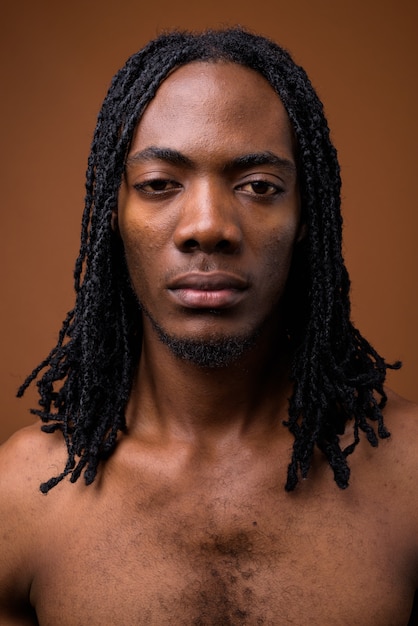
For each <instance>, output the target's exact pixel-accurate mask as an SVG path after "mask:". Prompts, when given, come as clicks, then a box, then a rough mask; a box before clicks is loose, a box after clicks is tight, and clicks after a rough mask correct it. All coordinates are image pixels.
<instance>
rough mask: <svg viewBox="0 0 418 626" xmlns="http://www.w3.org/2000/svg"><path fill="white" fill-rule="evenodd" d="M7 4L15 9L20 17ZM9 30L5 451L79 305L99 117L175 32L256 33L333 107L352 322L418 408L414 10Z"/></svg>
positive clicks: (11, 20) (328, 6) (189, 13)
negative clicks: (128, 74)
mask: <svg viewBox="0 0 418 626" xmlns="http://www.w3.org/2000/svg"><path fill="white" fill-rule="evenodd" d="M6 4H7V5H8V6H6ZM0 11H1V15H0V24H1V30H2V33H1V48H2V50H1V59H2V61H1V98H0V106H1V111H0V113H1V116H0V119H1V141H2V149H1V157H0V158H1V170H0V171H1V190H2V193H1V201H2V207H1V210H2V245H1V248H0V254H1V263H0V271H1V281H2V282H1V285H2V292H1V293H2V296H1V302H0V314H1V319H0V321H1V324H0V329H1V347H2V352H1V371H0V380H1V404H2V415H1V418H0V441H1V440H3V439H4V438H5V437H6V436H8V435H9V434H10V433H11V432H12V431H14V430H15V429H17V428H18V427H20V426H22V425H24V424H27V423H30V422H31V421H32V419H33V418H32V417H31V416H30V415H29V413H28V407H29V406H31V405H33V402H34V398H35V395H34V393H33V392H31V393H29V394H28V397H25V398H24V399H23V400H20V401H19V400H16V399H15V397H14V396H15V390H16V387H17V386H18V384H19V383H20V382H21V381H22V380H23V378H24V376H25V375H26V374H27V373H28V372H29V371H30V370H31V369H32V367H33V366H34V365H35V364H37V363H38V362H39V360H40V359H41V358H42V357H43V356H44V355H45V354H46V353H47V351H48V350H49V349H50V348H51V347H52V345H53V344H54V342H55V339H56V336H57V332H58V330H59V327H60V325H61V321H62V319H63V317H64V316H65V313H66V311H67V310H68V309H69V308H70V307H71V306H72V297H73V294H72V268H73V263H74V259H75V256H76V254H77V250H78V233H79V223H80V215H81V210H82V204H83V195H84V171H85V164H86V159H87V155H88V151H89V143H90V139H91V135H92V131H93V127H94V125H95V118H96V114H97V111H98V109H99V106H100V104H101V100H102V98H103V96H104V94H105V91H106V87H107V85H108V83H109V80H110V78H111V76H112V74H113V73H114V72H115V71H116V70H117V69H118V68H119V66H120V65H122V63H123V62H124V61H125V59H126V57H127V56H129V54H131V53H132V52H134V51H135V50H137V49H138V48H139V47H141V46H142V45H143V44H144V43H146V41H147V40H148V39H150V38H152V37H153V36H155V35H156V34H157V33H158V32H160V31H161V30H162V29H165V28H173V27H179V28H192V29H200V28H203V27H206V26H222V25H231V24H237V23H239V24H242V25H244V26H247V27H250V28H252V29H254V30H256V31H259V32H261V33H263V34H266V35H268V36H270V37H272V38H274V39H275V40H276V41H278V42H279V43H281V44H282V45H284V46H285V47H287V48H289V49H290V50H291V51H292V52H293V55H294V57H295V58H296V60H297V61H298V62H300V63H301V64H302V65H304V66H305V68H306V69H307V71H308V73H309V74H310V76H311V78H312V81H313V83H314V85H315V86H316V88H317V90H318V92H319V94H320V96H321V97H322V99H323V100H324V102H325V108H326V111H327V114H328V118H329V122H330V126H331V129H332V134H333V138H334V141H335V143H336V145H337V148H338V150H339V154H340V159H341V164H342V174H343V185H344V186H343V211H344V218H345V255H346V259H347V263H348V267H349V270H350V272H351V276H352V283H353V318H354V321H355V323H356V324H357V325H358V326H359V327H360V328H361V329H362V331H363V332H364V334H365V335H366V336H367V337H368V338H369V340H370V341H371V342H372V343H373V344H375V345H376V347H378V349H379V350H380V351H381V352H382V353H383V354H384V355H385V356H386V357H387V358H388V359H397V358H400V359H402V360H403V361H404V369H403V370H402V371H401V372H400V373H396V374H392V375H391V376H390V385H391V386H392V387H393V388H394V389H395V390H397V391H398V392H400V393H402V394H403V395H406V396H408V397H410V398H411V399H415V400H418V390H417V385H416V380H417V370H418V356H417V353H418V342H417V332H416V323H417V319H418V298H417V289H416V280H417V274H418V272H417V266H418V263H417V246H416V242H415V241H416V232H417V231H418V211H417V201H416V197H417V193H416V185H417V172H416V166H417V146H418V129H417V114H416V112H417V110H418V102H417V100H418V96H417V89H416V61H417V37H416V26H417V16H418V15H417V14H418V10H417V4H416V3H415V0H396V1H395V0H379V2H378V1H377V0H376V1H374V2H371V1H369V2H367V0H351V1H350V2H346V1H341V2H338V0H293V1H292V2H289V1H288V0H259V1H258V2H251V3H249V2H248V3H245V1H244V2H237V1H236V0H211V2H208V3H207V5H205V4H200V3H197V2H196V3H190V1H189V0H177V1H176V2H173V0H160V1H159V2H158V3H144V2H141V1H138V0H136V1H135V2H133V1H130V0H114V1H112V2H110V1H107V2H106V1H105V0H91V1H90V2H89V1H88V0H73V1H72V2H71V3H65V5H64V3H60V2H57V0H44V1H42V0H39V2H36V3H35V2H31V1H30V0H23V2H20V3H3V7H2V8H1V9H0Z"/></svg>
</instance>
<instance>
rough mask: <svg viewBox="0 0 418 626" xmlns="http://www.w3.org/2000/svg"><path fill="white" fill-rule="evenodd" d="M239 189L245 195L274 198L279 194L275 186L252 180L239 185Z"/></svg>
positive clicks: (266, 182)
mask: <svg viewBox="0 0 418 626" xmlns="http://www.w3.org/2000/svg"><path fill="white" fill-rule="evenodd" d="M240 189H241V190H242V191H245V192H246V193H251V194H255V195H257V196H274V195H275V194H277V193H279V192H280V189H279V187H277V185H273V183H270V182H268V181H266V180H252V181H250V182H248V183H245V184H243V185H240Z"/></svg>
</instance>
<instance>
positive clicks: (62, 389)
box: [0, 29, 418, 626]
mask: <svg viewBox="0 0 418 626" xmlns="http://www.w3.org/2000/svg"><path fill="white" fill-rule="evenodd" d="M339 189H340V179H339V168H338V163H337V160H336V154H335V150H334V148H333V146H332V144H331V143H330V140H329V134H328V128H327V125H326V121H325V119H324V117H323V113H322V106H321V104H320V102H319V101H318V99H317V96H316V94H315V93H314V91H313V89H312V87H311V85H310V83H309V81H308V79H307V77H306V75H305V73H304V72H303V70H302V69H301V68H299V67H297V66H296V65H295V64H294V63H293V61H292V60H291V59H290V57H289V56H288V54H287V53H285V52H284V51H283V50H281V49H280V48H279V47H278V46H276V45H275V44H273V43H272V42H270V41H268V40H266V39H264V38H261V37H257V36H254V35H252V34H249V33H246V32H244V31H241V30H239V29H237V30H230V31H222V32H208V33H203V34H200V35H191V34H187V33H173V34H168V35H164V36H162V37H160V38H158V39H157V40H155V41H153V42H151V43H150V44H149V45H148V46H147V47H146V48H144V49H143V50H142V51H140V52H139V53H137V54H136V55H134V56H133V57H132V58H131V59H129V60H128V62H127V64H126V66H125V67H124V68H123V69H122V70H121V71H120V72H119V73H118V75H117V76H116V77H115V79H114V81H113V83H112V86H111V88H110V91H109V94H108V96H107V98H106V100H105V102H104V105H103V108H102V111H101V113H100V115H99V120H98V125H97V128H96V133H95V137H94V140H93V146H92V152H91V156H90V160H89V169H88V174H87V197H86V211H85V215H84V218H83V231H82V241H81V251H80V256H79V258H78V260H77V265H76V272H75V276H76V291H77V301H76V306H75V308H74V310H73V311H71V312H70V313H69V315H68V317H67V319H66V320H65V322H64V326H63V329H62V331H61V335H60V337H59V341H58V344H57V346H56V347H55V348H54V349H53V350H52V352H51V353H50V355H49V356H48V358H47V359H46V360H45V361H43V362H42V363H41V364H40V366H39V367H38V368H37V369H36V370H35V371H34V372H33V374H32V375H31V377H29V379H28V380H27V381H26V383H25V386H24V387H23V388H22V389H21V393H22V392H23V390H24V388H25V387H26V386H27V385H28V384H29V383H30V382H31V381H32V380H34V379H35V378H37V377H38V376H40V374H41V370H43V369H45V372H44V373H43V374H42V376H40V380H39V381H38V386H39V391H40V396H41V399H40V407H41V408H40V410H39V411H36V413H37V414H38V415H39V416H40V417H41V418H42V419H43V421H44V422H45V424H44V426H43V428H42V431H43V432H40V430H39V426H34V427H30V428H28V429H25V430H24V431H21V432H20V433H18V434H17V435H15V436H14V437H12V438H11V440H10V441H9V442H8V443H7V444H5V446H4V447H3V450H2V453H1V457H0V482H1V494H2V496H1V508H0V523H1V525H0V528H1V534H0V541H1V554H2V560H1V565H0V622H1V624H2V625H3V624H4V626H11V625H13V624H25V625H26V624H31V625H32V624H39V625H40V626H57V624H59V625H60V626H75V625H83V626H84V625H86V626H87V625H89V626H91V625H93V626H95V625H97V626H99V625H103V624H109V625H112V626H117V625H123V626H129V625H134V624H135V625H138V624H153V625H158V626H160V625H166V624H179V625H180V624H188V625H189V624H195V625H202V626H203V625H214V624H217V625H223V626H224V625H234V626H235V625H240V624H246V625H256V624H257V625H258V624H269V625H278V624H297V625H299V626H300V625H302V624H308V623H309V624H316V625H321V626H323V625H333V626H334V625H336V624H350V625H351V624H356V625H357V624H358V625H365V626H388V625H399V626H400V625H406V624H407V623H408V620H409V619H410V620H411V621H410V623H416V621H415V622H413V621H412V620H414V618H413V617H412V616H411V610H412V605H413V596H414V591H415V589H416V587H417V575H418V532H417V530H418V498H417V491H418V489H417V486H416V481H415V476H416V474H417V471H418V459H417V458H416V455H415V451H414V448H413V445H411V444H412V442H413V441H414V440H416V438H417V436H418V421H417V410H416V407H415V406H414V405H412V404H410V403H408V402H407V401H405V400H402V399H401V398H399V397H397V396H396V395H395V394H393V393H391V392H387V391H385V390H384V388H383V383H384V379H385V373H386V369H387V368H388V367H391V366H389V365H387V364H386V363H385V361H384V360H383V359H382V358H381V357H380V356H379V354H378V353H377V352H376V351H375V350H374V349H373V348H372V347H371V346H370V345H369V344H368V343H367V342H366V340H365V339H364V338H363V337H362V336H361V335H360V333H359V332H358V331H357V330H356V329H355V328H354V327H353V326H352V324H351V322H350V319H349V313H350V307H349V297H348V292H349V281H348V276H347V272H346V269H345V267H344V264H343V261H342V257H341V217H340V212H339ZM389 432H390V433H391V436H390V437H389ZM45 433H47V434H45ZM379 440H380V441H379ZM378 441H379V446H378V447H377V444H378ZM370 444H371V445H370ZM351 453H353V454H352V456H350V457H349V458H350V467H349V464H348V461H347V457H348V456H349V455H351ZM289 461H290V464H289ZM350 470H351V477H350ZM67 477H69V478H70V481H71V483H73V484H69V482H68V480H67V479H66V478H67ZM79 478H80V480H78V479H79ZM300 478H303V479H304V480H302V481H301V480H300ZM64 479H65V480H64ZM349 479H350V480H349ZM40 485H41V489H39V486H40ZM41 492H42V493H41ZM46 493H47V494H48V495H47V496H46V497H45V495H43V494H46Z"/></svg>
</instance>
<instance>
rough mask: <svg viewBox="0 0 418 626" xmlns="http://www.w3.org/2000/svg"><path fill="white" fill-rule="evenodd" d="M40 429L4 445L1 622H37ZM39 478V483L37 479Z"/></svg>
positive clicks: (0, 464)
mask: <svg viewBox="0 0 418 626" xmlns="http://www.w3.org/2000/svg"><path fill="white" fill-rule="evenodd" d="M39 436H40V433H39V429H36V430H34V429H33V427H30V428H28V429H24V430H22V431H20V432H19V433H17V434H15V435H13V436H12V437H11V438H10V439H9V440H8V441H7V442H6V443H5V444H3V445H2V446H1V447H0V555H1V556H0V624H2V625H3V624H4V626H9V625H10V626H12V625H17V624H19V625H22V626H23V625H26V624H28V625H29V624H36V623H37V622H36V618H34V612H33V610H32V609H31V607H30V601H29V596H30V587H31V582H32V578H33V574H34V568H35V562H34V546H36V538H37V532H38V529H39V517H40V513H41V508H42V507H41V506H40V503H41V499H42V497H43V496H42V494H41V493H40V492H39V481H38V477H39V468H38V470H36V458H37V454H36V453H35V454H34V450H36V448H37V446H36V442H37V440H38V439H39ZM37 481H38V483H37Z"/></svg>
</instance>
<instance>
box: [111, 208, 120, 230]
mask: <svg viewBox="0 0 418 626" xmlns="http://www.w3.org/2000/svg"><path fill="white" fill-rule="evenodd" d="M110 227H111V229H112V230H113V232H114V233H118V232H119V224H118V212H117V210H116V209H113V211H112V217H111V218H110Z"/></svg>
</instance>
